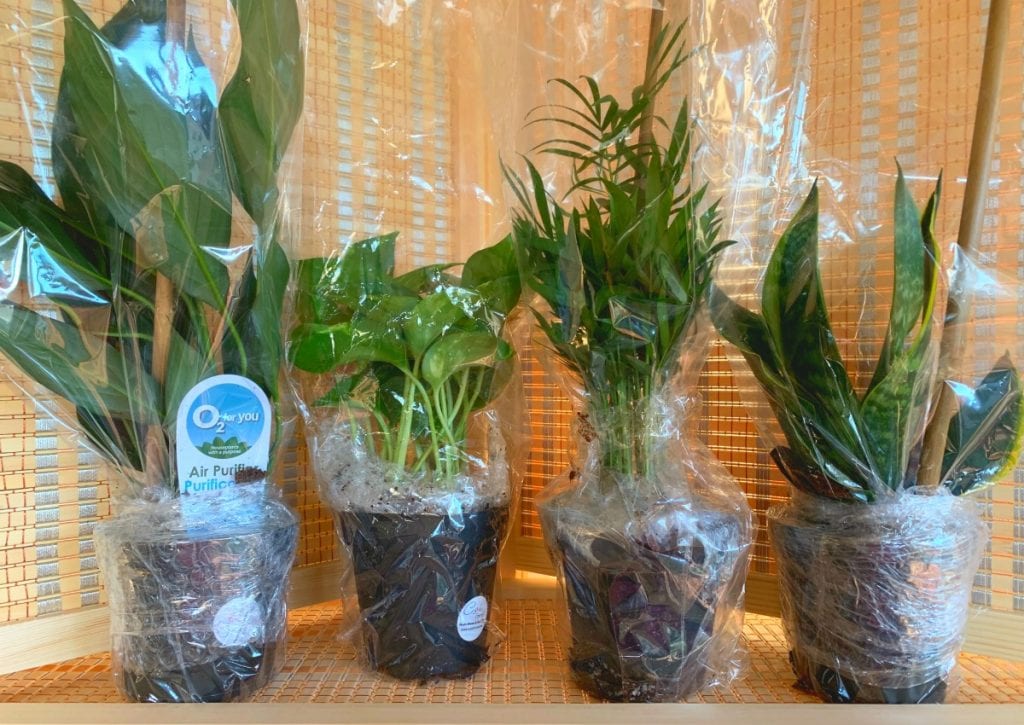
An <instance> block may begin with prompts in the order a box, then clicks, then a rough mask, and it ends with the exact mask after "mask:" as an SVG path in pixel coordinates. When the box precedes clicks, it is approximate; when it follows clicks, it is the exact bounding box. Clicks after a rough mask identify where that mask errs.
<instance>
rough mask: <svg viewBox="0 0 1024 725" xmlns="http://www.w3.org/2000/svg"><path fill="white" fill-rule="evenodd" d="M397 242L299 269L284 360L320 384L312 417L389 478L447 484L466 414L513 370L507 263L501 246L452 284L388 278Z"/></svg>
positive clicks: (436, 268) (425, 272) (462, 454)
mask: <svg viewBox="0 0 1024 725" xmlns="http://www.w3.org/2000/svg"><path fill="white" fill-rule="evenodd" d="M396 237H397V234H390V235H387V236H382V237H374V238H372V239H367V240H363V241H360V242H357V243H354V244H352V245H350V246H349V247H348V248H347V249H346V250H345V252H344V254H342V255H341V256H339V257H327V258H314V259H307V260H303V261H302V262H301V263H300V264H299V269H298V290H297V295H296V307H297V310H296V313H297V318H298V323H299V324H298V325H297V326H296V327H295V328H294V329H293V330H292V331H291V334H290V347H289V359H290V361H291V363H292V364H293V365H294V366H295V367H296V368H298V369H299V370H302V371H305V372H307V373H313V374H315V375H316V381H317V385H319V386H322V385H323V384H324V383H326V384H327V387H328V388H329V391H328V392H326V393H325V394H322V395H320V396H319V397H318V398H317V399H316V400H315V401H314V407H320V408H332V407H333V408H337V409H339V410H341V411H342V412H343V413H344V414H345V416H346V417H347V420H348V425H349V426H350V428H351V432H352V436H353V438H354V439H355V440H356V441H359V442H361V443H363V444H365V445H369V446H370V447H371V448H372V449H373V452H374V454H375V455H376V456H377V457H378V458H379V459H380V460H381V461H383V462H385V463H388V464H390V465H391V467H392V468H391V470H392V472H393V473H396V474H400V475H411V476H413V477H416V476H428V477H431V478H434V479H436V480H438V481H441V482H444V481H451V480H452V479H453V478H454V477H455V476H457V475H459V474H461V473H465V472H466V471H467V465H468V464H469V463H470V461H471V460H472V456H471V455H470V454H469V453H468V448H467V446H468V445H469V433H470V422H471V419H472V416H473V414H474V413H475V412H477V411H479V410H481V409H482V408H484V407H486V406H487V405H488V404H489V403H490V402H491V401H493V400H494V399H495V398H496V397H498V395H499V394H500V393H501V392H502V390H503V389H504V387H505V385H506V384H507V383H508V381H509V377H510V374H511V371H512V357H513V354H514V351H513V349H512V346H511V345H510V344H509V343H508V341H507V340H506V339H505V321H506V319H507V317H508V315H509V313H510V312H511V311H512V309H513V308H514V307H515V306H516V304H517V302H518V300H519V274H518V271H517V267H516V261H515V256H514V254H513V251H512V244H511V241H510V240H508V239H505V240H503V241H501V242H499V243H498V244H496V245H494V246H492V247H488V248H486V249H483V250H481V251H479V252H477V253H475V254H473V255H472V256H471V257H470V258H469V259H468V260H467V261H466V263H465V264H464V265H463V267H462V274H461V278H460V277H456V276H454V275H453V274H451V273H450V272H449V271H448V270H449V269H451V268H452V267H454V266H455V265H450V264H448V265H431V266H427V267H421V268H419V269H415V270H413V271H411V272H407V273H405V274H401V275H398V276H395V239H396ZM389 485H390V482H389Z"/></svg>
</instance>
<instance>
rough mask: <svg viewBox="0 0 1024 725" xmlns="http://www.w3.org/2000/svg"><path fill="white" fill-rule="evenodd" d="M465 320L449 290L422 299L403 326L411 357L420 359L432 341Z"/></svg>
mask: <svg viewBox="0 0 1024 725" xmlns="http://www.w3.org/2000/svg"><path fill="white" fill-rule="evenodd" d="M466 319H467V314H466V312H465V310H464V309H463V308H462V307H461V306H459V305H457V304H456V303H455V302H454V301H453V300H452V297H451V295H450V293H449V290H447V289H445V290H442V291H440V292H435V293H434V294H432V295H429V296H427V297H424V298H423V299H422V300H420V301H419V302H418V303H417V304H416V306H415V307H413V308H412V313H411V315H410V316H409V318H408V319H407V320H405V323H404V325H403V329H404V331H405V339H406V340H407V341H408V343H409V349H410V350H411V351H412V356H413V357H417V358H418V357H420V356H421V355H422V354H423V353H425V352H426V351H427V348H428V347H430V345H431V343H433V342H434V340H436V339H437V338H439V337H441V336H442V335H444V334H445V333H447V332H448V331H449V330H452V329H454V328H455V327H456V326H457V325H458V324H459V323H461V322H463V321H465V320H466Z"/></svg>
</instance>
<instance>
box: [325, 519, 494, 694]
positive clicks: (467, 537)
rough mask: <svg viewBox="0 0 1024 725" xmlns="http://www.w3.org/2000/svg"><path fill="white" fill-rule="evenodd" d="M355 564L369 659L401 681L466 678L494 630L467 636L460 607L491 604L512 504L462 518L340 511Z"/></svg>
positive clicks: (343, 534) (339, 522) (340, 525)
mask: <svg viewBox="0 0 1024 725" xmlns="http://www.w3.org/2000/svg"><path fill="white" fill-rule="evenodd" d="M335 522H336V524H337V526H338V530H339V532H340V533H341V538H342V541H343V542H344V543H345V545H346V546H347V547H348V548H349V551H350V552H351V556H352V563H353V567H354V569H355V581H356V593H357V595H358V599H359V608H360V610H361V618H362V623H363V639H364V643H365V646H366V651H367V656H368V658H369V661H370V665H371V666H372V667H373V668H374V669H377V670H379V671H381V672H384V673H386V674H389V675H391V676H392V677H397V678H399V679H402V680H428V679H432V678H437V677H446V678H461V677H469V676H470V675H472V674H473V673H475V672H476V671H477V670H478V669H479V668H480V665H481V664H483V663H484V662H485V661H486V660H487V658H488V652H487V631H486V628H485V629H483V630H482V631H481V632H480V633H479V635H478V636H476V637H475V638H474V639H473V640H472V641H466V640H465V639H463V638H462V636H460V633H459V627H458V619H459V613H460V611H461V610H462V608H463V607H464V606H465V605H466V603H467V602H469V601H470V600H472V599H474V598H475V597H478V596H482V597H485V598H486V599H487V602H488V604H490V603H491V597H492V595H493V592H494V580H495V575H496V574H497V565H498V549H499V548H500V544H501V541H502V539H503V537H504V533H505V526H506V524H507V522H508V507H507V506H502V507H490V508H486V509H483V510H481V511H477V512H473V513H464V514H462V515H461V516H453V515H451V514H445V515H438V514H419V515H408V516H406V515H400V514H385V513H371V512H366V511H342V512H340V513H338V512H336V513H335Z"/></svg>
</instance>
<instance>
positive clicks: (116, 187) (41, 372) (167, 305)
mask: <svg viewBox="0 0 1024 725" xmlns="http://www.w3.org/2000/svg"><path fill="white" fill-rule="evenodd" d="M172 5H174V6H175V7H177V8H178V10H179V12H180V17H169V14H170V13H171V11H170V10H169V8H170V7H171V6H172ZM232 5H233V6H234V9H235V12H236V16H237V21H238V29H239V34H240V38H241V52H240V55H239V58H238V65H237V67H236V68H235V70H234V73H233V75H232V77H231V79H230V80H229V82H228V83H227V84H226V86H225V87H224V88H223V92H222V93H220V95H219V97H218V89H217V87H216V85H215V83H214V80H213V77H212V76H211V74H210V72H209V70H208V69H207V67H206V66H205V64H204V62H203V58H202V56H201V55H200V54H199V52H198V50H197V48H196V46H195V44H194V42H193V40H192V38H191V35H188V36H187V37H186V33H185V19H184V4H183V3H181V2H178V3H176V4H175V3H173V2H166V1H165V0H138V1H134V2H128V3H126V4H125V5H124V7H123V8H122V9H121V10H120V11H119V12H118V13H116V14H115V15H114V16H113V17H112V18H111V19H110V20H109V22H107V23H106V24H105V25H103V27H102V28H100V27H97V26H96V25H95V24H94V23H93V21H92V20H91V19H90V18H89V17H88V15H86V13H85V12H84V11H83V10H82V9H81V8H80V7H79V6H78V5H77V4H76V3H75V2H74V1H73V0H63V9H64V31H65V32H64V67H63V70H62V73H61V77H60V88H59V93H58V98H57V106H56V112H55V115H54V122H53V137H52V146H51V149H50V157H51V158H52V159H53V171H54V175H55V177H56V185H57V189H58V190H59V192H60V201H61V205H59V206H58V205H57V204H55V203H54V202H53V201H51V200H50V198H49V197H48V196H47V195H46V194H45V193H44V191H43V190H42V189H41V188H40V186H39V185H38V184H37V183H36V182H35V181H34V180H33V178H32V177H31V175H30V174H29V173H28V172H26V171H24V170H23V169H22V168H20V167H19V166H17V165H15V164H13V163H9V162H0V233H2V240H3V241H2V242H0V247H2V249H3V252H2V254H3V257H4V262H5V273H6V274H7V275H8V276H7V279H5V284H4V289H3V293H2V297H3V301H2V304H0V350H2V352H3V353H4V354H5V355H6V356H7V358H8V359H9V360H11V361H12V362H13V363H14V364H15V365H16V366H17V367H18V368H19V369H20V370H21V372H22V373H24V374H25V375H26V376H28V377H29V378H31V379H33V380H34V381H35V382H36V383H38V384H40V385H42V386H43V387H44V388H46V389H48V390H49V391H50V392H52V393H53V394H55V395H56V396H57V398H58V403H57V407H58V408H59V410H58V411H56V412H57V413H58V414H65V415H64V417H65V418H66V422H67V423H68V424H69V425H71V426H72V427H76V428H78V429H80V430H82V431H83V432H84V434H85V436H86V438H87V439H88V441H89V442H90V443H91V444H92V445H93V446H95V447H96V448H97V449H98V450H99V451H100V452H101V453H102V454H103V455H104V456H105V457H106V458H107V459H108V460H110V461H111V462H113V463H114V464H115V465H117V466H118V467H119V468H120V469H121V470H122V471H123V472H125V473H126V474H127V475H128V477H129V478H131V479H133V480H136V481H138V482H140V483H155V482H159V483H163V484H165V485H169V486H171V487H174V482H175V475H174V467H173V466H174V464H173V460H174V456H173V455H171V454H169V453H170V451H171V450H173V447H174V435H175V416H176V414H177V408H178V404H179V403H180V402H181V400H182V398H183V397H184V395H185V394H186V393H187V392H188V390H189V389H190V388H192V386H193V385H195V383H197V382H198V381H199V380H201V379H203V378H205V377H208V376H210V375H212V374H214V373H216V372H229V373H237V374H240V375H245V376H248V377H249V378H251V379H253V380H255V381H256V382H257V383H258V384H259V385H260V386H261V387H262V388H263V389H264V390H266V391H267V392H268V395H269V396H270V398H271V400H274V401H276V400H277V399H278V397H279V392H280V386H279V370H280V365H281V360H282V356H283V344H282V341H281V337H280V330H279V323H280V319H281V308H282V304H283V299H284V290H285V289H286V287H287V283H288V275H289V266H288V260H287V258H286V256H285V253H284V250H283V249H282V246H281V241H282V235H283V234H284V230H283V220H282V218H281V214H280V211H279V204H278V201H279V197H280V195H281V188H280V186H279V183H278V172H279V169H280V167H281V164H282V160H283V157H284V154H285V151H286V149H287V147H288V144H289V141H290V139H291V137H292V133H293V130H294V128H295V126H296V124H297V123H298V121H299V118H300V116H301V112H302V93H303V73H304V64H303V49H302V31H301V24H300V17H299V11H298V7H297V5H296V3H295V2H294V1H293V0H233V2H232ZM233 197H235V198H237V199H238V201H239V202H240V203H241V206H242V208H243V209H244V210H245V212H246V214H247V215H248V217H249V219H250V220H251V222H250V221H249V220H245V219H233V218H232V198H233ZM233 225H241V228H251V226H254V227H255V237H256V238H255V240H250V241H249V242H247V243H246V244H245V245H244V246H240V245H237V244H236V245H233V244H232V229H233Z"/></svg>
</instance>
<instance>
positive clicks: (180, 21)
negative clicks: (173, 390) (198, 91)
mask: <svg viewBox="0 0 1024 725" xmlns="http://www.w3.org/2000/svg"><path fill="white" fill-rule="evenodd" d="M186 3H187V0H167V11H166V25H165V30H164V32H165V36H164V40H165V42H166V43H167V45H168V47H169V48H170V49H171V53H170V57H171V58H172V59H174V58H176V56H177V52H178V49H179V48H180V49H182V52H183V51H184V47H185V26H186V14H185V10H186ZM173 62H174V61H173V60H172V63H173ZM175 70H176V66H174V65H172V67H171V73H172V77H171V82H172V84H173V83H175V82H176V81H177V79H176V78H175V77H174V76H173V73H174V71H175ZM154 308H155V311H154V314H153V369H152V371H151V372H152V375H153V379H154V380H155V381H156V384H157V385H158V386H160V387H161V388H163V386H164V382H165V380H166V379H167V360H168V357H169V355H170V347H171V327H172V325H173V323H174V285H173V284H172V283H171V280H170V279H168V278H167V277H166V276H165V275H162V274H160V273H159V272H158V273H157V274H156V299H155V300H154ZM167 458H168V451H167V436H166V434H165V431H164V429H163V426H162V425H161V424H160V423H157V424H155V425H152V426H150V428H149V430H148V431H147V432H146V471H145V474H146V480H147V482H148V483H149V484H150V485H152V486H160V485H167V484H168V483H169V482H168V481H166V480H165V479H166V477H167V474H168V472H169V471H170V468H169V466H168V465H167V464H168V461H167Z"/></svg>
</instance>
